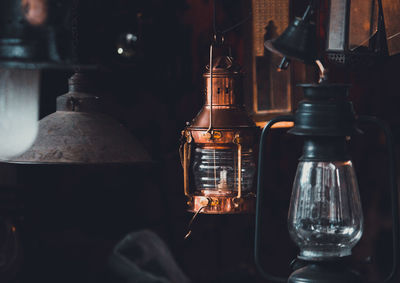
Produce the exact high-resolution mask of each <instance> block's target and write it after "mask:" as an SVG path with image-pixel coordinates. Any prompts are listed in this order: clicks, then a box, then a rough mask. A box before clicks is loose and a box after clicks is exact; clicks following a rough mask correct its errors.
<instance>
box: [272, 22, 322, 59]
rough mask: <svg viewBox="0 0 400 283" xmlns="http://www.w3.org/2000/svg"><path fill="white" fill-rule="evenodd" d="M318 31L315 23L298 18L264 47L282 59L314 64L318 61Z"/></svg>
mask: <svg viewBox="0 0 400 283" xmlns="http://www.w3.org/2000/svg"><path fill="white" fill-rule="evenodd" d="M316 39H317V30H316V25H315V24H314V23H310V22H306V21H304V20H302V19H301V18H296V19H295V20H294V21H293V22H292V23H291V24H290V25H289V26H288V27H287V28H286V29H285V31H284V32H283V33H282V34H281V35H280V36H279V37H277V38H276V39H272V40H267V41H266V42H265V43H264V46H265V47H266V48H267V49H268V50H270V51H271V52H273V53H276V54H279V55H281V56H282V57H287V58H290V59H296V60H300V61H303V62H305V63H313V62H314V61H315V60H316V59H317V42H316Z"/></svg>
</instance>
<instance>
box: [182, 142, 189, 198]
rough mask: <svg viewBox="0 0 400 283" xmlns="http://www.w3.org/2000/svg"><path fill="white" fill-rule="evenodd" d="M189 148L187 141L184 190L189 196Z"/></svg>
mask: <svg viewBox="0 0 400 283" xmlns="http://www.w3.org/2000/svg"><path fill="white" fill-rule="evenodd" d="M188 149H189V143H188V142H185V144H184V145H183V190H184V193H185V196H187V197H189V172H188V171H189V170H188V167H189V166H188V163H189V162H188V155H189V154H188Z"/></svg>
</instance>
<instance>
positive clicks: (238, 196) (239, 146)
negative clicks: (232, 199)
mask: <svg viewBox="0 0 400 283" xmlns="http://www.w3.org/2000/svg"><path fill="white" fill-rule="evenodd" d="M237 155H238V193H237V198H238V199H240V198H241V197H242V145H241V144H240V143H238V144H237Z"/></svg>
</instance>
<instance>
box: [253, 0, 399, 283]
mask: <svg viewBox="0 0 400 283" xmlns="http://www.w3.org/2000/svg"><path fill="white" fill-rule="evenodd" d="M339 2H341V4H344V3H345V2H346V3H347V2H348V1H346V0H344V1H341V0H334V1H331V2H330V4H331V10H330V12H331V13H330V15H331V18H332V17H334V16H336V17H347V14H346V13H342V12H343V11H348V8H349V6H348V5H339ZM378 2H379V3H380V5H381V1H378ZM332 5H333V6H334V5H337V6H336V8H338V7H341V8H342V9H344V10H341V12H340V11H338V10H337V9H333V8H332ZM308 7H309V8H307V10H306V13H305V16H306V17H303V18H306V19H307V18H308V17H307V13H309V12H308V11H312V7H313V1H312V0H311V1H310V4H309V6H308ZM382 20H383V19H382ZM296 22H298V24H296ZM339 22H340V23H345V25H347V24H348V22H347V21H339ZM301 23H302V22H301V21H300V20H296V21H295V22H294V23H293V24H292V25H291V26H289V27H288V28H287V30H286V31H285V32H284V33H283V35H282V36H281V37H280V38H278V39H276V42H280V43H281V44H276V43H275V42H267V43H266V46H267V47H268V46H270V47H271V46H272V47H271V48H270V49H271V51H274V52H277V53H280V54H282V55H283V56H287V57H289V58H292V59H296V60H301V61H303V62H305V63H313V62H315V63H316V65H317V66H318V67H319V70H320V80H319V82H320V83H319V84H308V85H301V86H302V87H303V92H304V100H303V101H301V102H300V103H299V105H298V109H297V111H296V113H295V115H294V116H281V117H277V118H275V119H273V120H271V121H270V122H269V123H268V124H267V125H266V126H265V128H264V130H263V132H262V134H261V141H260V152H259V167H258V184H257V210H256V233H255V234H256V235H255V262H256V265H257V267H258V269H259V271H260V273H261V274H262V275H263V277H265V278H266V279H268V280H271V281H275V282H289V283H300V282H301V283H312V282H318V283H339V282H349V283H350V282H351V283H353V282H366V281H367V280H366V279H365V278H363V277H362V275H360V274H359V273H357V272H355V271H353V270H352V268H351V267H350V266H349V263H348V258H349V257H350V255H351V254H352V248H353V247H354V246H355V245H356V244H357V242H358V241H359V240H360V238H361V236H362V233H363V213H362V207H361V201H360V195H359V191H358V184H357V178H356V175H355V172H354V168H353V164H352V161H351V159H350V157H349V154H348V151H347V148H346V147H347V145H346V144H347V140H348V139H349V138H350V137H351V136H352V135H353V134H354V133H356V132H357V125H358V124H362V123H372V124H375V125H376V126H378V127H380V128H381V129H382V130H383V132H384V133H385V137H386V143H387V148H388V158H389V173H390V186H391V205H392V223H393V266H392V271H391V273H390V275H389V276H388V277H387V278H386V279H385V281H384V282H389V281H390V280H391V279H393V277H394V275H395V274H396V272H397V268H398V267H397V262H398V258H399V250H398V249H399V217H398V193H397V180H396V175H395V154H394V148H393V144H392V136H391V132H390V129H389V128H388V127H387V126H386V125H385V124H384V123H383V122H381V121H380V120H378V119H376V118H374V117H369V116H362V117H358V119H356V116H355V113H354V110H353V106H352V104H351V102H350V101H348V100H347V93H348V88H349V85H341V84H330V83H328V82H327V79H328V78H327V75H326V74H327V70H326V69H325V68H324V66H323V64H322V63H321V61H320V60H318V57H319V56H318V54H317V49H316V48H311V47H310V48H304V46H308V44H311V43H312V45H314V43H315V42H316V38H317V37H316V36H317V35H316V33H315V32H314V31H313V30H314V27H312V26H311V25H310V24H309V25H307V27H306V28H302V24H301ZM332 24H333V23H332V22H329V24H328V25H329V26H331V27H333V29H332V30H331V34H330V35H331V36H332V35H333V33H332V32H333V31H337V28H338V29H340V27H338V26H337V25H334V24H333V26H332ZM346 27H348V26H346ZM383 29H384V28H383ZM310 34H314V36H311V37H310V36H309V35H310ZM302 35H303V37H302ZM343 36H347V35H343ZM330 39H331V38H330V37H329V35H328V49H327V53H328V55H329V52H330V49H329V46H330V45H329V44H330V43H329V40H330ZM333 39H335V40H339V41H340V39H339V38H338V36H336V37H333ZM346 39H347V37H346ZM303 40H304V41H303ZM296 42H299V43H303V42H304V44H298V46H296V45H295V44H294V43H296ZM346 42H347V41H346ZM346 42H343V44H345V43H346ZM288 46H289V47H293V48H292V49H293V50H291V51H290V52H288V51H287V50H290V48H288ZM343 46H344V45H343ZM311 51H312V52H311ZM345 51H346V50H344V49H343V50H340V52H339V53H338V54H341V55H343V56H347V55H348V53H346V52H345ZM309 52H310V53H309ZM374 52H375V53H374V54H380V53H379V52H378V51H377V50H374ZM351 55H352V56H353V55H356V53H354V54H351ZM328 57H329V56H328ZM307 58H312V60H311V59H307ZM284 61H285V60H283V65H284V63H285V62H284ZM282 121H293V122H294V127H293V128H292V129H290V130H289V133H290V134H293V135H296V136H301V137H303V138H304V147H303V155H302V157H301V158H300V163H299V165H298V168H297V173H296V177H295V181H294V184H293V192H292V197H291V202H290V208H289V215H288V229H289V234H290V236H291V238H292V239H293V241H294V242H295V243H296V244H297V245H298V247H299V248H300V254H299V255H298V260H297V262H296V264H294V265H293V267H294V269H295V271H294V272H293V273H292V274H291V275H290V277H289V279H286V278H280V277H276V276H273V275H270V274H269V273H268V272H266V271H265V270H264V268H263V267H262V266H261V264H260V261H259V257H260V255H259V247H260V225H261V218H260V217H261V209H262V193H263V191H262V189H263V188H264V175H263V172H264V167H265V160H264V157H265V152H264V150H265V146H266V136H267V134H268V133H269V130H270V129H271V127H272V126H273V125H274V124H275V123H278V122H282Z"/></svg>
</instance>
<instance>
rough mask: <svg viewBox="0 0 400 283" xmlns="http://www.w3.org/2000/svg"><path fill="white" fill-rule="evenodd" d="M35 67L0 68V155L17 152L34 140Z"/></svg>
mask: <svg viewBox="0 0 400 283" xmlns="http://www.w3.org/2000/svg"><path fill="white" fill-rule="evenodd" d="M39 81H40V71H39V70H27V69H5V68H3V69H0V158H9V157H12V156H15V155H18V154H21V153H22V152H24V151H25V150H27V149H28V148H29V147H30V146H31V145H32V143H33V142H34V141H35V138H36V134H37V132H38V118H39Z"/></svg>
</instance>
